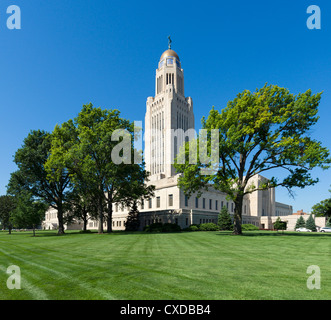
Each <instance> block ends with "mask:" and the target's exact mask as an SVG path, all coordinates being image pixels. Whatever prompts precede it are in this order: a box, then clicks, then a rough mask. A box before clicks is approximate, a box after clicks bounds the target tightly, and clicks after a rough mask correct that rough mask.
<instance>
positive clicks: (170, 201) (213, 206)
mask: <svg viewBox="0 0 331 320" xmlns="http://www.w3.org/2000/svg"><path fill="white" fill-rule="evenodd" d="M201 200H202V201H201ZM155 201H156V202H155V205H156V208H161V197H160V196H158V197H156V198H155ZM200 201H201V202H202V207H201V208H202V209H209V210H215V211H218V210H220V209H222V208H223V207H224V206H225V205H226V207H227V209H228V210H229V211H230V212H234V203H233V202H231V203H230V204H229V202H226V203H225V202H224V201H221V202H220V205H221V206H220V207H219V200H214V201H213V199H208V200H207V199H206V198H202V199H200V198H198V197H195V208H196V209H199V208H200V205H201V202H200ZM173 205H174V196H173V194H169V195H168V206H169V207H173ZM184 205H185V207H188V206H189V197H188V196H185V204H184ZM207 205H208V207H207ZM140 206H141V209H145V201H144V200H142V201H141V205H140ZM147 208H148V209H153V199H152V198H150V199H148V200H147ZM243 209H244V212H243V213H244V214H246V213H247V207H246V205H244V208H243ZM122 211H124V207H123V206H122ZM115 212H118V204H116V205H115Z"/></svg>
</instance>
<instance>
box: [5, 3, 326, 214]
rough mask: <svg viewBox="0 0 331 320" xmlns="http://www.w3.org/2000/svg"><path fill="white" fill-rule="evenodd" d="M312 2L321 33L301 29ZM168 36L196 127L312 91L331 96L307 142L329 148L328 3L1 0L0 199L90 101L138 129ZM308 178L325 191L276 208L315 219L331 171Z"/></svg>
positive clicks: (315, 189) (303, 193) (314, 190)
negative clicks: (29, 139)
mask: <svg viewBox="0 0 331 320" xmlns="http://www.w3.org/2000/svg"><path fill="white" fill-rule="evenodd" d="M9 5H18V6H19V7H20V8H21V15H22V25H21V30H9V29H7V27H6V20H7V17H8V16H9V15H8V14H7V13H6V10H7V7H8V6H9ZM309 5H318V6H319V7H320V9H321V30H309V29H308V28H307V26H306V21H307V19H308V17H309V14H307V12H306V10H307V7H308V6H309ZM168 35H171V36H172V40H173V43H172V45H173V46H172V48H173V49H174V50H175V51H176V52H177V53H178V55H179V56H180V59H181V61H182V67H183V69H184V74H185V94H186V95H187V96H191V97H192V98H193V103H194V112H195V118H196V128H197V129H198V128H199V127H200V120H201V117H202V116H203V115H207V114H208V112H209V110H210V109H211V107H212V106H215V107H216V108H217V109H222V108H224V107H225V106H226V103H227V102H228V101H229V100H232V99H233V98H234V97H235V96H236V94H237V93H239V92H241V91H243V90H245V89H248V90H252V91H253V90H255V89H256V88H260V87H262V86H263V85H264V84H265V83H269V84H276V85H279V86H282V87H286V88H288V89H289V90H290V91H291V92H293V93H299V92H303V91H306V90H307V89H309V88H310V89H312V91H313V92H314V93H316V92H321V91H323V92H324V93H323V96H322V101H321V104H320V108H319V115H320V117H321V118H320V120H319V123H318V124H317V125H316V126H315V127H314V128H313V130H312V133H311V135H312V136H313V137H314V138H316V139H318V140H320V141H322V143H323V145H324V146H326V147H328V148H329V149H331V141H330V140H331V139H330V137H331V134H330V122H331V54H330V51H331V3H330V1H327V0H324V1H317V0H316V1H315V0H311V1H305V0H293V1H283V0H282V1H257V0H251V1H238V0H232V1H221V0H218V1H204V2H201V1H173V2H169V1H166V2H165V1H123V0H121V1H109V0H108V1H106V0H98V1H95V0H80V1H74V0H57V1H55V0H49V1H44V0H29V1H23V0H8V1H7V0H2V1H1V2H0V98H1V102H0V111H1V126H0V137H1V139H0V150H1V157H0V194H4V193H5V192H6V185H7V183H8V179H9V177H10V173H11V172H13V171H15V170H16V166H15V164H14V163H13V155H14V154H15V151H16V150H17V149H18V148H19V147H20V146H21V144H22V142H23V139H24V138H25V137H26V136H27V134H28V133H29V132H30V130H32V129H44V130H47V131H52V130H53V128H54V126H55V125H56V124H57V123H59V124H60V123H62V122H64V121H67V120H68V119H71V118H74V117H75V116H76V115H77V114H78V112H79V111H80V109H81V107H82V105H83V104H86V103H89V102H92V103H93V104H94V106H96V107H99V106H100V107H103V108H110V109H112V108H117V109H119V110H120V111H121V112H122V116H123V117H126V118H129V119H130V120H132V121H133V120H141V121H143V120H144V116H145V107H146V98H147V97H148V96H152V95H154V77H155V69H156V67H157V63H158V60H159V58H160V56H161V54H162V52H163V51H164V50H166V49H167V37H168ZM313 174H314V176H317V177H319V178H320V182H319V183H318V184H316V185H315V186H312V187H307V188H305V189H304V190H301V189H295V190H294V192H295V193H296V197H295V199H292V198H290V197H289V196H288V193H287V191H286V190H282V189H280V188H279V189H277V190H276V200H277V201H280V202H284V203H288V204H291V205H293V209H294V211H296V210H300V209H303V210H304V211H306V212H309V211H310V209H311V206H312V205H314V204H315V203H317V202H319V201H321V200H323V199H325V198H327V197H329V192H328V189H329V188H330V185H331V169H329V170H328V171H321V170H318V169H316V170H314V171H313ZM266 176H268V175H266Z"/></svg>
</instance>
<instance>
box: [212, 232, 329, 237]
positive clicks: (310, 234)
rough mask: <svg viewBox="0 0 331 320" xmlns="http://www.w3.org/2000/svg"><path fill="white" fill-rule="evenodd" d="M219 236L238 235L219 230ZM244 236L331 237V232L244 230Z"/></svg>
mask: <svg viewBox="0 0 331 320" xmlns="http://www.w3.org/2000/svg"><path fill="white" fill-rule="evenodd" d="M217 235H219V236H236V235H234V234H233V233H232V232H231V231H229V232H222V231H221V232H218V233H217ZM240 236H242V237H286V236H291V237H292V236H295V237H323V236H324V237H329V236H331V234H326V233H321V232H295V231H285V232H281V231H278V232H277V231H243V234H242V235H240Z"/></svg>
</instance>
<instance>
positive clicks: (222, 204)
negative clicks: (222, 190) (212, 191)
mask: <svg viewBox="0 0 331 320" xmlns="http://www.w3.org/2000/svg"><path fill="white" fill-rule="evenodd" d="M223 206H224V203H223V201H221V209H222V208H223Z"/></svg>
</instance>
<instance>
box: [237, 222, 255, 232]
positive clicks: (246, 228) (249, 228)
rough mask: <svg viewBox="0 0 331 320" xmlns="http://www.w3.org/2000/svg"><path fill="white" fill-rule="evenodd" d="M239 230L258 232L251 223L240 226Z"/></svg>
mask: <svg viewBox="0 0 331 320" xmlns="http://www.w3.org/2000/svg"><path fill="white" fill-rule="evenodd" d="M241 229H242V230H243V231H255V230H259V228H258V227H257V226H254V224H251V223H245V224H242V225H241Z"/></svg>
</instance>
